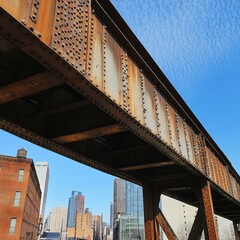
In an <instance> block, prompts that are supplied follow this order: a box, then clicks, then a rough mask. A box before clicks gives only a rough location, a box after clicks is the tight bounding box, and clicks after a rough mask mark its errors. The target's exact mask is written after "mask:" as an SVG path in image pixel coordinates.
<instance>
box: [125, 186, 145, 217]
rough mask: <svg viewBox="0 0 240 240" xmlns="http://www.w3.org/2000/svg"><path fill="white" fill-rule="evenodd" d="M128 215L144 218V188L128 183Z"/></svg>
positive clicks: (126, 198)
mask: <svg viewBox="0 0 240 240" xmlns="http://www.w3.org/2000/svg"><path fill="white" fill-rule="evenodd" d="M125 202H126V215H131V216H140V217H143V216H144V210H143V191H142V187H141V186H139V185H136V184H134V183H131V182H128V181H126V197H125Z"/></svg>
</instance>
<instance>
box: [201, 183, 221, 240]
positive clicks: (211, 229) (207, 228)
mask: <svg viewBox="0 0 240 240" xmlns="http://www.w3.org/2000/svg"><path fill="white" fill-rule="evenodd" d="M200 201H201V205H202V206H201V208H202V211H203V212H204V224H203V225H204V232H205V239H206V240H218V232H217V228H216V221H215V215H214V210H213V203H212V194H211V188H210V184H209V182H207V181H204V182H202V189H201V195H200Z"/></svg>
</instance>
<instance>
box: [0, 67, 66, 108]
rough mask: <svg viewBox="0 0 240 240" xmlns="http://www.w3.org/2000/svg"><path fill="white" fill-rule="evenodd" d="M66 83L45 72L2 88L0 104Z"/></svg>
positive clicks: (0, 90)
mask: <svg viewBox="0 0 240 240" xmlns="http://www.w3.org/2000/svg"><path fill="white" fill-rule="evenodd" d="M63 83H64V82H63V81H62V80H61V79H59V78H58V77H56V76H54V75H53V74H52V73H50V72H48V71H47V72H43V73H38V74H36V75H33V76H31V77H28V78H26V79H22V80H19V81H17V82H14V83H11V84H9V85H7V86H4V87H2V88H0V104H3V103H7V102H10V101H13V100H16V99H19V98H22V97H26V96H29V95H32V94H35V93H38V92H41V91H43V90H46V89H49V88H53V87H56V86H59V85H61V84H63Z"/></svg>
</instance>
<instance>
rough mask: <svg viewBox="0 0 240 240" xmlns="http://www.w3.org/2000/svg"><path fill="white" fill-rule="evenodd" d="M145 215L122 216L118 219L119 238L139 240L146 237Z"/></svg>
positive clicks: (121, 239)
mask: <svg viewBox="0 0 240 240" xmlns="http://www.w3.org/2000/svg"><path fill="white" fill-rule="evenodd" d="M144 236H145V235H144V217H143V216H142V217H137V216H131V215H125V216H120V218H119V219H118V239H119V240H137V239H141V240H143V239H145V237H144Z"/></svg>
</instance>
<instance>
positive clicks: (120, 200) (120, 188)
mask: <svg viewBox="0 0 240 240" xmlns="http://www.w3.org/2000/svg"><path fill="white" fill-rule="evenodd" d="M125 197H126V181H125V180H123V179H120V178H116V179H115V180H114V189H113V200H114V201H113V205H114V206H113V208H114V211H113V216H114V222H115V221H116V220H117V219H118V215H119V214H120V215H125V214H126V202H125Z"/></svg>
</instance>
